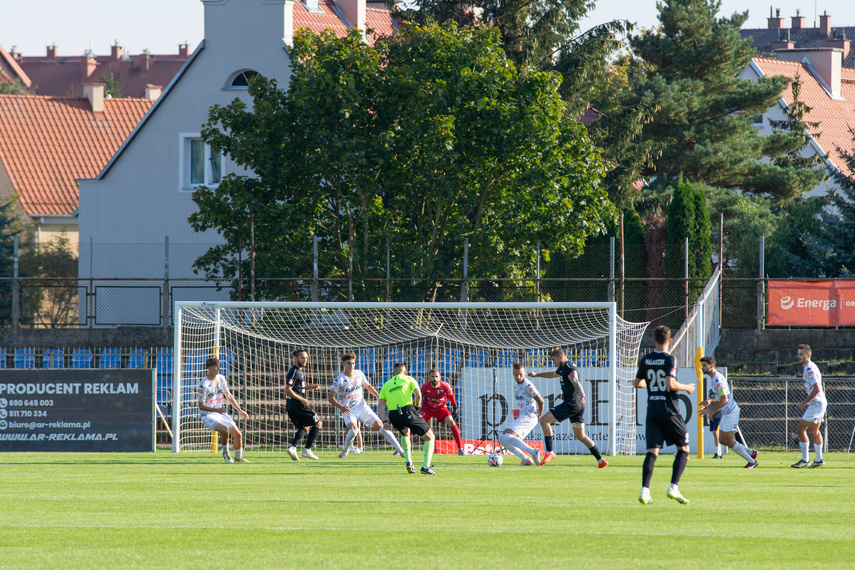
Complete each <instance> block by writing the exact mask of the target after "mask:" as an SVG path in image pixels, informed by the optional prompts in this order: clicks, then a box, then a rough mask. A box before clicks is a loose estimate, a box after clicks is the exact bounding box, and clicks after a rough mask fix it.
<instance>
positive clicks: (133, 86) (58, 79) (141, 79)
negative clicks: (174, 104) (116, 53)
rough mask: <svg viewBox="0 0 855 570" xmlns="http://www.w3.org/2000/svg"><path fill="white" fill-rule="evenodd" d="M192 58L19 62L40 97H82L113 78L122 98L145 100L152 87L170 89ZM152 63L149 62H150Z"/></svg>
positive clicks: (28, 58) (23, 59) (32, 59)
mask: <svg viewBox="0 0 855 570" xmlns="http://www.w3.org/2000/svg"><path fill="white" fill-rule="evenodd" d="M187 57H188V56H185V55H182V54H174V55H146V54H140V55H132V56H130V59H116V58H114V57H112V56H102V55H97V56H92V57H91V58H90V57H87V56H82V55H78V56H69V57H63V56H56V57H32V56H23V57H19V58H18V60H17V61H18V64H19V65H20V66H21V69H23V70H24V72H26V74H27V75H28V76H29V78H30V80H31V81H32V85H33V89H34V90H35V92H36V93H37V94H38V95H51V96H53V97H82V96H83V86H84V85H86V84H89V83H107V79H108V78H109V77H110V76H111V75H112V77H113V78H115V80H116V81H117V82H118V86H119V90H120V94H119V95H114V96H121V97H138V98H139V97H143V96H145V87H146V85H148V84H151V85H160V86H161V87H166V86H167V85H169V82H170V81H172V78H173V77H175V74H176V73H178V70H179V69H181V66H182V65H184V62H185V61H186V60H187ZM146 59H148V62H146Z"/></svg>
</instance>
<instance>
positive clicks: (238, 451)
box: [235, 447, 243, 461]
mask: <svg viewBox="0 0 855 570" xmlns="http://www.w3.org/2000/svg"><path fill="white" fill-rule="evenodd" d="M241 457H243V448H242V447H241V448H240V449H235V459H237V460H238V461H240V459H241Z"/></svg>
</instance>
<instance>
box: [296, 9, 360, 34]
mask: <svg viewBox="0 0 855 570" xmlns="http://www.w3.org/2000/svg"><path fill="white" fill-rule="evenodd" d="M318 5H319V6H320V8H321V10H322V11H323V12H322V13H314V12H309V10H308V9H306V5H305V4H303V3H302V2H294V12H293V17H294V30H298V29H301V28H307V29H309V30H312V31H313V32H315V33H316V34H320V33H321V32H323V31H324V30H327V29H329V30H333V31H334V32H335V35H336V36H338V37H340V38H341V37H344V36H346V35H347V32H348V27H347V24H345V23H344V21H342V19H341V18H340V17H339V16H338V14H336V12H335V10H334V9H333V5H334V2H324V1H321V2H319V3H318Z"/></svg>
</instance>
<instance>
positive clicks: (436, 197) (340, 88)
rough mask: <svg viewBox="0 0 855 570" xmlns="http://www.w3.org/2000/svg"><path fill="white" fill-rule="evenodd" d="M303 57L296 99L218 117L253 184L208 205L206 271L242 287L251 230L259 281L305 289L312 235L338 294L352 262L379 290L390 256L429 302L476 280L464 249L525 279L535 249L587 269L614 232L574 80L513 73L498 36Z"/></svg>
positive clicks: (276, 92)
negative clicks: (212, 242) (237, 261)
mask: <svg viewBox="0 0 855 570" xmlns="http://www.w3.org/2000/svg"><path fill="white" fill-rule="evenodd" d="M290 53H291V56H292V78H291V84H290V87H289V89H288V90H287V91H282V90H280V89H279V88H278V86H277V85H276V84H275V82H272V81H269V80H266V79H264V78H261V77H259V78H256V79H255V80H253V81H252V82H251V85H250V91H249V93H250V95H251V96H252V98H253V106H252V109H250V108H249V107H248V106H247V105H246V104H244V103H243V102H241V101H239V100H236V101H234V102H232V103H231V104H230V105H228V106H226V107H214V108H212V110H211V113H210V117H209V121H208V124H207V125H206V127H205V129H204V131H203V135H204V136H205V137H206V139H207V140H208V141H209V142H210V144H211V145H212V146H213V147H215V148H217V149H220V150H222V151H223V152H224V153H225V154H228V155H229V156H231V157H232V159H233V160H234V161H235V162H236V163H237V164H238V165H239V166H241V167H244V168H246V169H247V170H249V171H251V172H253V173H254V175H249V176H247V175H236V174H235V175H231V176H228V177H226V178H225V179H224V181H223V182H222V183H221V184H220V185H219V186H218V187H217V188H214V189H201V190H199V191H197V192H196V193H195V194H194V200H195V201H196V203H197V204H198V206H199V212H198V213H196V214H194V215H193V216H191V218H190V222H191V225H192V226H193V227H194V228H195V229H197V230H200V231H201V230H207V229H211V228H215V229H217V230H219V231H221V232H222V234H223V236H224V237H225V238H226V241H227V244H226V245H224V246H222V247H219V248H215V249H213V250H211V251H209V252H208V254H207V255H206V256H204V257H203V258H202V259H200V260H199V261H198V262H197V267H198V268H199V269H202V270H204V271H205V272H206V273H208V274H209V275H218V276H224V277H231V276H233V274H234V270H233V269H223V267H233V265H229V262H230V261H231V260H232V259H233V258H234V257H235V252H236V250H237V247H238V243H239V242H240V243H242V244H246V243H247V241H248V239H249V229H250V222H251V221H252V222H253V223H254V229H255V235H256V241H257V243H258V244H260V245H259V246H258V247H257V248H256V250H257V252H258V253H257V255H258V256H257V258H256V272H257V274H258V275H259V276H261V277H264V276H268V277H273V276H298V275H306V274H308V273H309V272H308V271H307V269H308V267H307V265H309V264H310V262H311V258H310V257H309V255H308V252H309V251H311V240H312V237H313V236H316V237H318V238H319V239H320V240H322V242H323V246H322V247H321V248H320V250H321V251H322V255H324V256H325V259H323V260H322V263H321V270H322V276H323V277H337V276H341V275H342V273H343V267H344V266H345V263H344V259H345V257H350V256H352V258H353V266H354V277H355V278H356V279H359V278H361V277H370V276H372V275H375V276H376V275H377V269H378V265H380V262H381V261H383V262H385V248H384V247H383V246H385V245H386V244H389V247H390V249H391V252H392V258H393V265H394V273H395V276H397V277H401V278H404V279H407V280H410V281H415V282H417V283H423V284H425V287H424V288H423V289H421V291H422V294H421V298H426V299H429V300H430V299H437V298H441V297H442V292H441V291H440V288H439V281H438V279H439V278H441V277H447V276H450V275H455V274H456V275H461V274H462V263H463V252H462V249H463V243H464V239H466V238H468V239H469V243H470V253H469V264H470V272H471V273H473V274H478V275H479V276H487V277H490V276H495V277H520V276H523V275H530V274H532V273H533V271H532V269H533V264H534V262H535V260H534V256H533V255H532V254H533V252H534V250H535V245H536V242H537V241H538V240H539V241H540V242H541V244H542V246H543V247H544V248H545V249H546V250H548V251H552V250H555V251H568V252H578V251H580V250H581V247H582V244H583V243H584V239H585V237H586V236H587V235H589V234H592V233H597V232H600V231H603V229H604V227H605V224H606V223H607V222H608V221H609V220H610V219H613V217H614V210H613V207H612V206H611V204H610V203H609V202H608V200H607V196H606V194H605V192H604V191H603V190H601V189H599V187H598V184H597V181H598V180H599V179H600V178H601V177H602V175H603V173H604V170H605V165H604V164H603V163H602V161H601V160H600V158H599V155H598V153H597V150H596V149H595V148H594V146H593V145H592V144H591V142H590V141H589V140H588V138H587V136H586V133H585V130H584V128H583V127H582V126H581V125H580V124H578V123H576V122H574V121H568V120H567V108H566V105H565V104H564V103H563V102H562V100H561V97H560V95H559V87H560V83H561V79H560V77H559V76H558V75H557V74H554V73H549V72H541V71H536V70H532V69H526V68H523V69H520V68H518V67H517V66H516V65H514V64H513V63H512V62H511V61H510V60H509V59H508V57H507V56H506V54H505V52H504V50H503V49H502V47H501V44H500V42H499V33H498V30H495V29H475V28H468V29H459V28H458V27H457V26H456V25H455V24H453V23H447V24H444V25H442V26H440V25H435V24H433V25H429V26H407V27H405V28H404V30H403V31H402V32H401V33H400V34H399V35H398V36H396V37H395V38H394V39H390V40H388V41H381V42H378V44H377V47H376V48H373V47H370V46H367V45H365V44H364V42H362V40H361V38H360V36H359V34H358V33H355V32H354V33H352V34H350V35H349V36H347V37H346V38H342V39H339V38H336V37H335V36H334V34H333V33H332V32H325V33H323V34H321V35H320V36H315V35H313V34H311V33H309V32H304V33H298V34H297V36H296V37H295V44H294V46H293V48H292V49H291V52H290ZM351 235H352V236H353V238H354V239H353V244H354V245H353V247H352V248H351V247H350V239H349V238H350V236H351ZM383 265H384V266H385V263H384V264H383ZM384 268H385V267H384ZM224 272H231V273H230V274H226V273H224ZM289 294H290V293H289V291H288V290H283V289H275V288H268V289H267V290H265V291H264V295H265V296H266V297H268V298H275V297H288V296H289ZM364 297H365V298H370V297H371V295H370V293H368V292H366V293H365V294H364ZM399 298H400V297H399Z"/></svg>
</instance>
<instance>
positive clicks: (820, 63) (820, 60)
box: [775, 47, 843, 99]
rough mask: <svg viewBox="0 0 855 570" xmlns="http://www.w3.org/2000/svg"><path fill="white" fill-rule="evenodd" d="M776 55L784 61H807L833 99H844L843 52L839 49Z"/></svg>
mask: <svg viewBox="0 0 855 570" xmlns="http://www.w3.org/2000/svg"><path fill="white" fill-rule="evenodd" d="M775 54H776V55H777V56H778V59H780V60H782V61H798V62H803V61H805V60H807V61H808V63H810V69H811V72H812V73H813V75H814V76H815V77H816V78H817V79H819V81H820V82H821V83H822V84H823V87H824V88H825V89H826V90H827V91H829V92H830V93H831V97H832V98H833V99H842V98H843V97H842V94H841V92H840V87H841V83H842V81H841V79H842V78H841V76H840V70H841V68H842V67H843V51H842V50H840V49H839V48H831V47H827V48H813V49H811V48H801V49H793V50H782V51H776V52H775Z"/></svg>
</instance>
